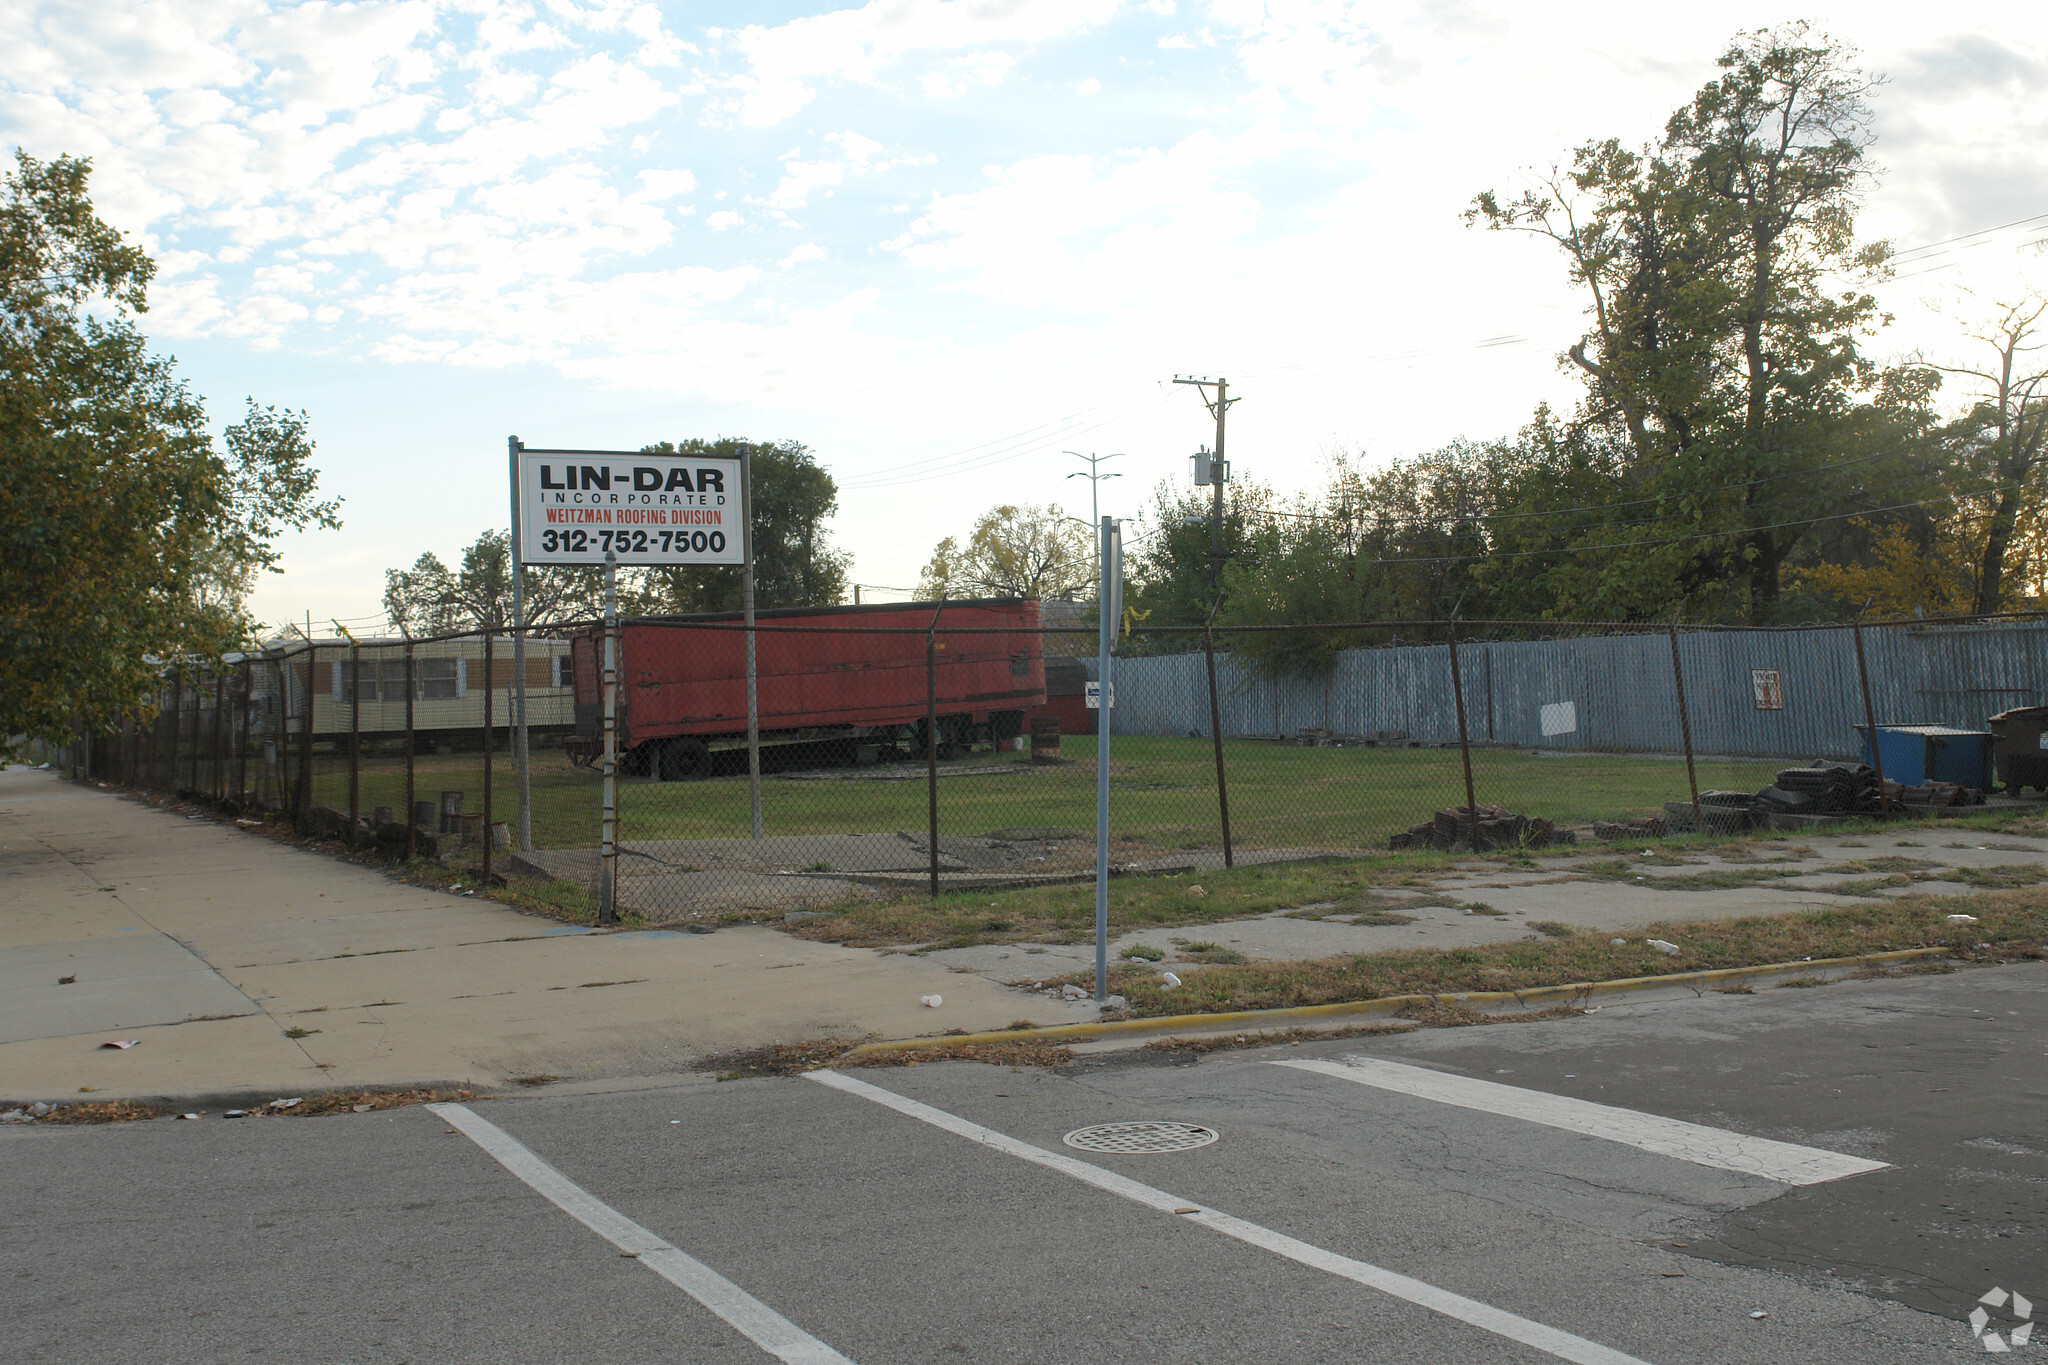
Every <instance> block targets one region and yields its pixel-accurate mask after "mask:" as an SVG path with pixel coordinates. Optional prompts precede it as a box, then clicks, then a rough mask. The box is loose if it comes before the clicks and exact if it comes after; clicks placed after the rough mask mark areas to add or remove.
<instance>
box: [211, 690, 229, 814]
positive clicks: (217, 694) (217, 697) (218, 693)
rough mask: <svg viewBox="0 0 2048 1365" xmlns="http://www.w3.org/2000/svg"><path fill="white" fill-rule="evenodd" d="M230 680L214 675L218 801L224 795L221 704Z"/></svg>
mask: <svg viewBox="0 0 2048 1365" xmlns="http://www.w3.org/2000/svg"><path fill="white" fill-rule="evenodd" d="M227 693H228V678H227V674H225V673H216V674H214V675H213V787H212V791H213V799H214V800H216V801H218V800H220V799H221V797H222V795H224V793H223V792H222V791H221V789H220V724H221V716H220V710H221V703H222V701H223V700H225V698H226V697H227Z"/></svg>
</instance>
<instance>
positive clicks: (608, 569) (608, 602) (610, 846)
mask: <svg viewBox="0 0 2048 1365" xmlns="http://www.w3.org/2000/svg"><path fill="white" fill-rule="evenodd" d="M618 772H619V559H618V556H617V555H614V554H610V553H607V554H606V555H605V557H604V817H603V818H604V824H603V829H602V831H601V832H600V834H599V846H598V873H597V922H598V923H599V924H617V923H618V922H619V901H618V888H619V793H618Z"/></svg>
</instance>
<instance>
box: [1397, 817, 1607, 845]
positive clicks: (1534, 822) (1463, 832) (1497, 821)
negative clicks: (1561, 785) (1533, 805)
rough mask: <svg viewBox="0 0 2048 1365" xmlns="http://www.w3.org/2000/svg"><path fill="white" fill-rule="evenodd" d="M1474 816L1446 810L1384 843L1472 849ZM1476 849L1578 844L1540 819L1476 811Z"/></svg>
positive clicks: (1575, 837)
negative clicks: (1477, 830) (1477, 847)
mask: <svg viewBox="0 0 2048 1365" xmlns="http://www.w3.org/2000/svg"><path fill="white" fill-rule="evenodd" d="M1474 815H1475V812H1474V810H1473V808H1472V807H1470V806H1454V807H1447V808H1445V809H1443V810H1440V811H1438V812H1437V813H1436V814H1435V815H1434V816H1432V817H1430V818H1429V819H1428V820H1425V821H1423V822H1422V823H1421V824H1419V825H1410V826H1409V827H1408V828H1407V829H1405V830H1402V831H1401V832H1400V833H1399V834H1395V835H1392V836H1390V837H1389V838H1388V840H1387V847H1388V848H1433V849H1439V850H1442V851H1446V852H1448V851H1450V850H1452V849H1470V848H1472V846H1473V844H1472V827H1473V821H1474ZM1476 815H1477V820H1478V826H1479V845H1478V846H1479V847H1480V848H1482V849H1487V848H1547V847H1549V846H1550V845H1552V844H1571V843H1576V842H1578V839H1577V836H1576V835H1574V834H1573V833H1572V832H1571V831H1570V830H1560V829H1558V828H1557V826H1556V825H1554V824H1552V823H1551V822H1550V821H1548V820H1545V819H1543V818H1541V817H1540V816H1529V815H1516V814H1513V813H1512V812H1510V811H1508V810H1505V809H1503V808H1502V807H1500V806H1481V807H1479V808H1478V810H1477V812H1476Z"/></svg>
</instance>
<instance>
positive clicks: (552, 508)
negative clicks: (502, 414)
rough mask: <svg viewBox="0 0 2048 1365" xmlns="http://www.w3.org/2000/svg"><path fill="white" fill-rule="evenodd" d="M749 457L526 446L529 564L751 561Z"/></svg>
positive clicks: (523, 521)
mask: <svg viewBox="0 0 2048 1365" xmlns="http://www.w3.org/2000/svg"><path fill="white" fill-rule="evenodd" d="M740 479H741V464H740V461H738V460H714V459H708V458H706V457H703V456H699V455H647V454H639V453H632V452H626V451H611V450H526V449H522V450H521V451H520V452H519V512H520V518H519V529H520V545H519V554H520V559H521V560H522V561H523V562H525V563H528V564H602V563H604V562H605V556H606V555H607V554H611V555H615V556H617V558H618V562H619V563H621V564H640V565H649V564H744V563H746V560H747V528H746V523H745V518H744V517H743V516H742V515H741V514H740Z"/></svg>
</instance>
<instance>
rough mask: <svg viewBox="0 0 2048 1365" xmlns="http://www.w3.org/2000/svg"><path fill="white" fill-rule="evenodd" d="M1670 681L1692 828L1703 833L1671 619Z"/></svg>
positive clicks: (1682, 679)
mask: <svg viewBox="0 0 2048 1365" xmlns="http://www.w3.org/2000/svg"><path fill="white" fill-rule="evenodd" d="M1671 681H1672V682H1674V683H1676V684H1677V686H1678V733H1679V734H1680V735H1682V736H1684V738H1685V782H1686V785H1687V786H1689V787H1691V788H1692V827H1693V829H1694V830H1696V831H1700V832H1702V833H1703V832H1704V829H1703V827H1702V820H1701V817H1700V778H1699V774H1698V773H1697V772H1696V771H1694V769H1693V764H1692V716H1691V714H1690V713H1689V712H1688V711H1687V710H1686V707H1685V670H1684V669H1683V668H1681V667H1680V666H1679V663H1678V618H1677V617H1675V616H1674V617H1672V618H1671Z"/></svg>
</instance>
